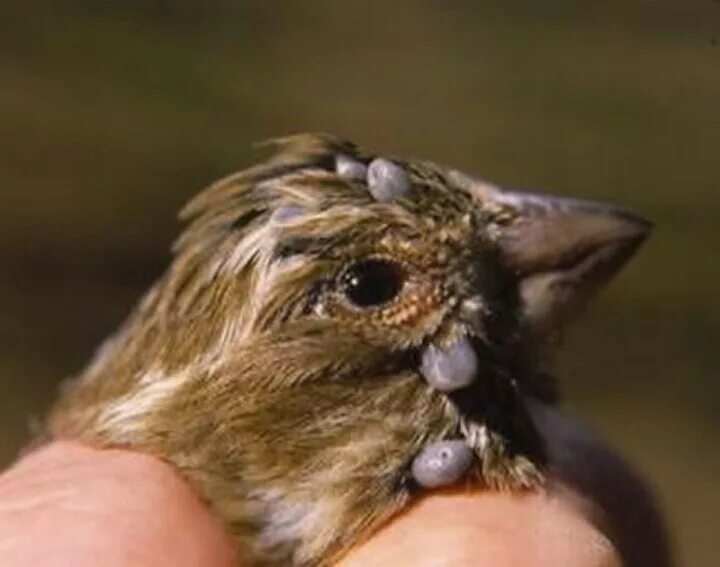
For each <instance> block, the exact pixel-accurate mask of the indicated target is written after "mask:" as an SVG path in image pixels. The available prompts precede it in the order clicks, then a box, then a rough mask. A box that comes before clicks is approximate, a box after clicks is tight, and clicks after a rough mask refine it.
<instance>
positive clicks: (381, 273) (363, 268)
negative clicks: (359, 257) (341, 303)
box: [340, 259, 405, 307]
mask: <svg viewBox="0 0 720 567" xmlns="http://www.w3.org/2000/svg"><path fill="white" fill-rule="evenodd" d="M404 283H405V274H404V273H403V270H402V268H401V267H400V266H399V265H398V264H396V263H394V262H390V261H388V260H382V259H370V260H363V261H361V262H357V263H355V264H352V265H351V266H350V267H349V268H348V269H347V270H346V271H345V272H344V273H343V274H342V276H341V278H340V285H341V288H342V291H343V293H344V294H345V296H346V297H347V298H348V299H349V300H350V302H352V303H353V304H355V305H356V306H358V307H372V306H375V305H381V304H383V303H387V302H388V301H390V300H391V299H393V298H394V297H395V296H396V295H397V294H398V293H400V290H401V289H402V287H403V284H404Z"/></svg>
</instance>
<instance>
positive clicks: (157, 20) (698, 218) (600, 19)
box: [0, 0, 720, 566]
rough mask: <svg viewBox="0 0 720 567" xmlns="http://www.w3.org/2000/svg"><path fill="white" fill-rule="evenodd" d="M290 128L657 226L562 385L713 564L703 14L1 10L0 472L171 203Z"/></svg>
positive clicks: (305, 7) (90, 3)
mask: <svg viewBox="0 0 720 567" xmlns="http://www.w3.org/2000/svg"><path fill="white" fill-rule="evenodd" d="M304 130H327V131H331V132H335V133H338V134H342V135H345V136H348V137H351V138H353V139H356V140H357V141H359V142H361V143H362V144H364V145H366V146H368V147H371V148H377V149H379V150H381V151H387V152H392V153H398V154H409V155H414V156H419V157H426V158H432V159H434V160H437V161H441V162H446V163H449V164H453V165H456V166H458V167H461V168H464V169H466V170H468V171H471V172H475V173H477V174H478V175H481V176H484V177H486V178H488V179H490V180H493V181H496V182H498V183H501V184H505V185H510V186H521V187H528V186H537V187H542V188H545V189H551V190H553V191H556V192H560V193H568V194H573V195H578V196H585V197H594V198H599V199H605V200H611V201H618V202H620V203H624V204H626V205H629V206H631V207H633V208H634V209H636V210H637V211H639V212H642V213H643V214H645V215H647V216H649V217H650V218H652V219H654V220H655V222H656V223H657V230H656V233H655V235H654V236H653V238H652V240H651V241H650V242H649V244H648V245H647V247H646V248H644V249H643V250H642V251H641V253H640V255H639V256H638V257H637V258H636V260H635V261H633V262H632V263H631V264H630V265H629V267H628V269H627V270H626V271H625V272H624V273H623V274H622V275H621V276H620V278H618V280H617V281H616V282H615V283H614V284H613V285H612V286H611V288H610V289H609V290H608V291H607V292H606V293H604V294H603V295H602V297H601V298H600V300H599V301H598V302H597V303H596V304H595V305H594V306H593V308H592V309H591V310H590V311H589V312H588V313H587V314H586V316H585V317H584V318H583V320H582V322H580V323H579V324H578V325H577V326H576V327H575V328H574V329H573V332H572V333H571V334H570V336H569V337H568V340H567V342H566V345H565V348H564V350H563V354H562V355H561V358H560V375H561V378H562V381H563V385H564V389H565V391H566V394H567V396H566V398H567V405H568V406H569V407H570V408H571V409H573V410H575V411H577V412H578V413H581V414H583V415H584V416H586V418H587V419H588V420H589V421H591V422H592V423H593V424H594V425H595V426H596V427H597V428H598V429H600V430H601V431H602V432H603V433H604V434H605V435H606V436H607V437H608V438H609V439H610V440H611V441H612V442H613V443H615V445H616V446H617V447H618V449H619V450H620V451H621V452H622V453H623V454H625V455H626V456H628V457H629V458H630V459H631V460H632V461H633V462H634V463H636V465H637V466H638V468H639V469H640V470H642V471H643V472H644V473H645V474H646V476H647V477H648V478H649V479H650V481H651V482H652V484H653V485H654V486H655V487H656V489H657V490H658V492H659V495H660V498H661V501H662V504H663V506H664V508H665V509H666V510H667V512H668V515H669V518H670V522H671V529H672V532H673V533H674V535H675V537H676V539H677V542H678V549H679V557H680V559H681V564H683V565H697V566H705V565H710V564H714V563H715V562H716V561H717V560H718V559H720V553H718V548H717V531H716V530H717V520H718V519H720V516H719V515H718V510H719V509H720V483H719V482H718V480H717V479H718V476H719V475H720V451H718V448H717V442H716V439H715V437H716V436H718V434H720V414H719V413H718V410H719V409H720V380H718V378H717V374H718V372H717V371H716V370H715V368H714V365H715V355H716V354H717V352H718V348H719V347H720V344H719V342H720V341H718V339H719V338H720V327H719V324H720V299H718V297H719V294H718V292H717V288H718V286H719V285H720V278H718V275H720V269H719V268H718V260H717V252H716V247H717V246H718V242H719V240H718V239H719V238H720V183H719V181H720V176H719V174H718V171H720V170H719V168H718V165H719V162H720V154H719V153H718V150H719V148H720V3H718V2H714V1H712V0H697V1H695V0H664V1H660V0H658V1H651V0H644V1H643V0H636V1H634V2H625V1H620V0H618V1H609V2H597V1H585V2H582V1H580V0H574V1H570V0H568V1H560V0H554V1H550V0H546V1H543V2H529V1H528V2H515V3H509V2H504V1H502V0H493V1H470V0H467V1H463V2H460V1H457V2H442V1H430V0H424V1H414V2H404V1H397V0H396V1H393V2H343V1H334V2H333V1H331V0H327V1H324V2H322V1H310V2H308V1H303V2H290V1H286V2H273V1H266V2H260V1H258V2H252V3H249V2H247V3H246V2H232V1H230V0H224V1H214V2H210V1H207V2H201V1H200V0H197V1H190V0H182V1H181V0H175V1H171V0H167V1H157V0H156V1H152V0H87V1H81V0H64V1H62V2H44V3H38V2H21V1H20V0H15V1H11V2H8V1H7V0H6V1H5V2H3V3H2V6H1V7H0V147H1V148H2V151H0V175H1V176H2V190H1V191H0V254H1V255H2V263H1V264H0V270H1V276H0V294H1V295H0V301H1V304H0V308H1V311H0V314H1V317H0V339H1V340H0V373H1V374H0V376H1V382H0V384H1V388H0V395H2V399H1V400H0V410H1V412H0V415H1V416H2V417H1V418H0V419H1V420H2V421H1V424H0V458H1V459H2V461H4V462H7V461H9V460H10V459H11V458H12V456H13V455H14V454H15V452H16V451H17V449H18V447H19V446H20V445H21V444H22V443H23V442H24V441H25V440H26V439H27V437H28V431H29V429H30V428H29V424H30V423H31V422H32V421H33V420H37V419H38V418H39V417H40V416H41V415H42V412H43V411H44V409H45V408H46V407H47V404H48V403H49V401H50V400H51V398H52V397H53V395H54V392H55V390H56V387H57V384H58V383H59V381H60V379H61V378H62V377H63V376H65V375H68V374H71V373H73V372H75V371H77V370H78V369H79V368H80V367H81V366H82V365H83V363H84V362H85V361H86V359H87V358H88V357H89V356H90V354H91V353H92V351H93V349H94V347H95V346H96V345H97V344H98V343H99V342H100V340H101V339H102V337H104V336H105V335H106V334H107V333H109V332H110V331H111V330H112V329H113V328H114V327H115V326H116V325H117V324H118V323H119V322H120V321H121V320H122V318H123V316H124V314H125V313H126V312H127V311H128V310H129V308H130V306H131V305H132V304H133V302H134V301H136V300H137V298H138V296H139V294H140V293H141V292H142V290H143V289H144V288H145V287H146V286H147V285H148V284H149V283H150V282H151V281H152V280H153V278H155V277H156V276H157V275H158V274H159V273H160V272H161V271H162V269H163V267H164V265H165V264H166V263H167V261H168V258H169V254H168V252H167V250H168V248H169V245H170V242H171V241H172V239H173V236H174V235H175V234H176V233H177V231H178V229H179V226H178V224H177V223H176V221H175V211H176V210H177V209H178V208H179V207H180V205H181V204H182V203H183V202H184V201H185V200H186V199H187V198H188V197H189V196H190V195H192V194H193V193H194V192H196V191H197V190H198V189H200V188H201V187H203V186H204V185H205V184H207V183H208V182H210V181H212V180H214V179H216V178H218V177H219V176H221V175H224V174H226V173H229V172H232V171H234V170H236V169H238V168H241V167H243V166H245V165H247V164H249V163H250V162H252V160H253V159H255V156H256V154H255V153H254V151H253V149H252V147H251V145H252V143H253V142H255V141H258V140H263V139H265V138H268V137H272V136H277V135H282V134H286V133H292V132H297V131H304ZM628 513H632V511H628ZM713 559H714V560H715V561H713Z"/></svg>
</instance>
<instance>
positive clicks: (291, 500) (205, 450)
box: [47, 134, 651, 566]
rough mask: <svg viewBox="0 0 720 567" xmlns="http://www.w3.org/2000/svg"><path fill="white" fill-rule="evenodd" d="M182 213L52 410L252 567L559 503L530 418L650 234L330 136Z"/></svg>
mask: <svg viewBox="0 0 720 567" xmlns="http://www.w3.org/2000/svg"><path fill="white" fill-rule="evenodd" d="M269 144H270V146H271V147H272V151H271V154H270V156H269V157H268V158H267V159H265V161H263V162H261V163H259V164H257V165H254V166H252V167H250V168H249V169H245V170H243V171H240V172H238V173H235V174H232V175H230V176H229V177H226V178H224V179H222V180H220V181H218V182H216V183H214V184H213V185H211V186H210V187H209V188H207V189H205V190H204V191H202V192H201V193H199V194H198V195H197V196H196V197H194V198H193V199H192V200H191V201H190V203H189V204H188V205H187V206H186V207H185V208H184V209H183V211H182V213H181V218H182V219H183V220H184V221H185V222H186V227H185V230H184V232H183V233H182V235H181V236H180V237H179V239H178V240H177V241H176V243H175V245H174V247H173V259H172V261H171V263H170V266H169V268H168V269H167V271H166V272H165V273H164V275H162V276H161V277H160V279H159V280H158V281H157V282H156V283H155V284H154V285H153V286H152V287H151V289H150V290H149V291H148V292H147V294H146V295H145V296H144V297H143V298H142V299H141V300H140V302H139V303H138V305H137V306H136V308H135V309H134V310H133V311H132V313H131V314H130V315H129V317H128V318H127V320H126V321H125V322H124V323H123V324H122V325H121V328H120V329H119V330H118V331H117V332H116V333H115V334H114V335H113V336H111V337H110V338H109V339H108V340H106V341H105V342H104V343H103V344H102V345H101V347H100V348H99V349H98V351H97V353H96V354H95V356H94V357H93V359H92V360H91V361H90V363H89V364H88V366H87V367H86V368H85V369H84V370H83V371H82V372H81V373H80V374H79V375H78V376H75V377H73V378H71V379H70V380H68V381H67V382H66V383H64V385H63V387H62V390H61V393H60V396H59V399H58V401H57V402H56V403H55V404H54V406H53V407H52V409H51V411H50V412H49V416H48V419H47V430H48V432H49V436H50V437H52V438H55V439H74V440H80V441H82V442H85V443H88V444H90V445H92V446H96V447H100V448H111V447H112V448H126V449H131V450H136V451H142V452H144V453H148V454H151V455H155V456H157V457H159V458H160V459H162V460H164V461H166V462H168V463H170V465H172V466H173V467H174V469H175V470H176V471H177V472H178V473H179V474H180V475H181V476H182V477H183V478H184V479H186V480H187V482H188V483H189V484H190V485H191V486H192V487H193V488H194V489H195V490H196V491H197V493H198V494H199V495H200V496H201V497H202V499H203V500H204V501H205V502H206V503H207V504H208V506H209V507H210V508H211V510H212V511H213V512H214V513H215V514H216V515H217V516H218V517H219V518H220V519H221V520H222V521H223V523H224V525H225V527H226V528H227V530H228V532H229V533H230V534H231V536H232V537H233V539H234V541H235V542H236V543H237V546H238V549H241V550H242V553H243V554H244V556H245V558H246V559H249V560H250V563H251V564H253V565H259V566H279V565H292V566H310V565H313V566H314V565H320V566H323V565H330V564H332V563H333V562H334V561H336V560H337V559H338V558H340V557H342V555H343V554H344V553H345V552H347V550H348V549H350V548H351V547H352V546H354V545H357V543H358V542H361V541H362V540H363V539H365V538H367V537H368V535H370V534H372V533H373V531H374V530H376V529H377V528H378V527H379V526H380V525H382V524H383V523H384V522H386V521H387V520H388V519H389V518H392V517H393V516H394V515H395V514H397V513H398V512H399V511H400V510H402V509H403V508H404V507H406V506H407V505H408V504H409V503H410V502H412V501H413V500H414V499H416V498H418V497H419V496H420V495H422V494H423V493H426V492H428V491H432V490H435V489H438V488H441V487H446V486H459V487H482V488H484V489H486V490H509V491H513V490H515V491H527V490H538V489H542V487H543V486H544V484H545V483H546V478H547V470H546V469H547V447H546V444H545V441H544V440H543V438H542V436H541V435H539V433H538V431H537V427H535V425H534V423H533V420H532V419H531V417H530V415H529V413H528V403H527V401H528V400H530V401H542V403H547V404H555V403H556V402H557V400H558V397H559V395H558V392H557V387H556V386H555V379H554V376H553V372H552V364H551V360H552V355H551V353H552V352H554V350H555V348H556V344H557V343H558V340H559V337H561V336H562V335H563V334H564V331H565V329H566V326H567V324H568V323H569V322H570V321H571V320H572V319H573V318H574V317H575V316H576V314H577V313H578V312H579V311H580V310H581V308H582V307H583V306H584V305H585V304H586V303H587V301H588V300H589V299H590V298H591V297H593V296H594V294H595V293H596V292H597V291H598V290H599V289H601V288H602V287H603V286H604V284H606V283H607V282H608V281H609V280H610V279H611V278H612V276H613V275H615V274H616V273H617V272H618V271H619V270H620V268H621V267H622V266H623V265H624V264H625V263H626V262H627V260H628V259H629V258H630V257H631V256H632V255H633V253H634V252H635V251H636V250H637V249H638V247H639V246H640V244H641V243H642V242H643V241H644V240H645V239H646V237H647V236H648V234H649V232H650V229H651V224H650V223H649V222H648V221H646V220H645V219H643V218H641V217H640V216H638V215H636V214H634V213H631V212H629V211H627V210H626V209H624V208H622V207H619V206H617V205H610V204H604V203H599V202H594V201H589V200H580V199H572V198H567V197H559V196H552V195H548V194H543V193H538V192H531V191H522V190H513V189H507V188H503V187H500V186H498V185H495V184H492V183H490V182H487V181H484V180H482V179H480V178H476V177H474V176H471V175H468V174H466V173H463V172H461V171H459V170H456V169H453V168H451V167H447V166H443V165H439V164H436V163H434V162H430V161H425V160H415V159H405V158H401V157H395V156H388V155H384V154H377V153H373V152H370V151H368V150H365V149H363V148H361V147H360V146H358V145H356V144H355V143H353V142H349V141H346V140H344V139H341V138H338V137H335V136H333V135H329V134H296V135H291V136H287V137H285V138H280V139H277V140H273V141H272V142H270V143H269Z"/></svg>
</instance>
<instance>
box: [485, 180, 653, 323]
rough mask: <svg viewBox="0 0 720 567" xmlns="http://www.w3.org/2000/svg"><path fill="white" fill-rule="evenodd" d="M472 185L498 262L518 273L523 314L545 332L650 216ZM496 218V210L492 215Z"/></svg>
mask: <svg viewBox="0 0 720 567" xmlns="http://www.w3.org/2000/svg"><path fill="white" fill-rule="evenodd" d="M471 192H472V193H473V195H474V196H475V198H476V199H477V200H478V201H479V204H480V205H481V206H482V207H483V208H486V209H487V210H488V211H489V212H490V216H491V217H492V216H493V210H498V211H501V212H502V211H505V219H504V220H498V221H496V222H495V223H494V224H495V228H496V238H497V242H498V244H499V250H500V255H501V259H502V261H503V263H504V264H505V265H506V266H507V267H509V268H510V270H511V271H512V272H513V273H514V274H515V276H516V277H517V278H518V280H517V281H518V292H519V298H520V302H521V306H522V310H523V314H524V317H525V320H526V321H527V323H528V324H529V326H530V327H531V328H532V329H533V330H534V331H536V332H537V333H539V334H540V335H543V336H551V335H553V334H555V332H557V331H558V330H561V328H562V326H563V325H564V324H565V323H566V322H568V320H570V319H572V317H573V316H574V315H575V314H576V313H577V312H578V311H579V310H580V308H581V307H582V306H583V305H584V304H585V303H586V302H587V300H588V299H590V298H591V297H592V296H593V295H594V294H595V292H597V291H598V290H599V289H600V288H601V287H602V286H603V285H604V284H606V283H607V282H608V280H610V278H611V277H612V276H614V275H615V274H616V273H617V272H618V271H619V270H620V268H622V266H623V265H624V264H625V263H626V262H627V261H628V260H629V259H630V257H631V256H632V255H633V254H634V252H635V251H636V250H637V249H638V247H639V246H640V245H641V244H642V242H643V241H644V240H645V239H646V238H647V236H648V235H649V234H650V231H651V229H652V224H651V223H650V222H649V221H647V220H645V219H643V218H641V217H639V216H637V215H635V214H633V213H630V212H628V211H626V210H624V209H621V208H619V207H617V206H614V205H607V204H602V203H596V202H592V201H584V200H577V199H568V198H563V197H554V196H550V195H542V194H536V193H526V192H520V191H508V190H504V189H500V188H498V187H495V186H492V185H488V184H485V183H482V182H476V183H475V185H474V186H473V187H472V189H471ZM498 218H499V219H502V213H501V214H500V216H499V217H498Z"/></svg>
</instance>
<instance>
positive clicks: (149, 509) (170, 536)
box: [0, 442, 238, 567]
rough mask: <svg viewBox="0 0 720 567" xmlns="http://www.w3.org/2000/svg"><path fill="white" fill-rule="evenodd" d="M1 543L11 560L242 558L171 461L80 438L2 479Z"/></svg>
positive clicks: (186, 562)
mask: <svg viewBox="0 0 720 567" xmlns="http://www.w3.org/2000/svg"><path fill="white" fill-rule="evenodd" d="M0 542H1V544H0V564H2V565H17V566H24V565H34V566H44V565H48V566H49V565H58V564H72V565H74V566H77V567H84V566H86V565H87V566H90V565H93V566H95V565H99V564H102V565H104V566H109V567H113V566H118V567H119V566H121V565H122V566H126V565H134V566H137V567H144V566H148V567H149V566H153V567H158V566H159V567H162V566H165V565H168V566H170V565H172V566H179V567H182V566H188V567H191V566H200V565H202V566H217V567H225V566H227V567H230V566H236V565H237V564H238V561H237V556H236V553H235V550H234V546H233V544H232V541H231V540H230V538H229V536H228V535H227V534H226V533H225V531H224V529H223V527H222V525H221V524H220V522H219V521H218V520H217V519H216V518H215V517H214V516H213V515H212V514H211V513H210V512H209V510H208V509H207V508H206V507H205V505H204V504H203V503H202V502H201V501H200V499H199V498H198V497H197V496H196V495H195V494H194V493H193V492H192V490H191V489H190V487H189V486H187V485H186V484H185V482H184V481H183V480H182V479H181V478H180V477H179V475H177V474H176V473H175V472H174V471H173V470H172V468H171V467H170V466H169V465H167V464H165V463H163V462H162V461H160V460H158V459H155V458H154V457H150V456H148V455H143V454H140V453H134V452H130V451H124V450H97V449H93V448H88V447H84V446H81V445H79V444H76V443H72V442H55V443H51V444H49V445H47V446H45V447H42V448H40V449H38V450H36V451H34V452H32V453H29V454H27V455H25V456H23V457H22V458H21V459H20V460H19V461H18V462H17V463H16V464H15V465H13V466H12V467H11V468H10V469H9V470H7V471H6V472H5V473H3V474H2V475H1V476H0ZM63 561H65V562H67V563H63Z"/></svg>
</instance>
